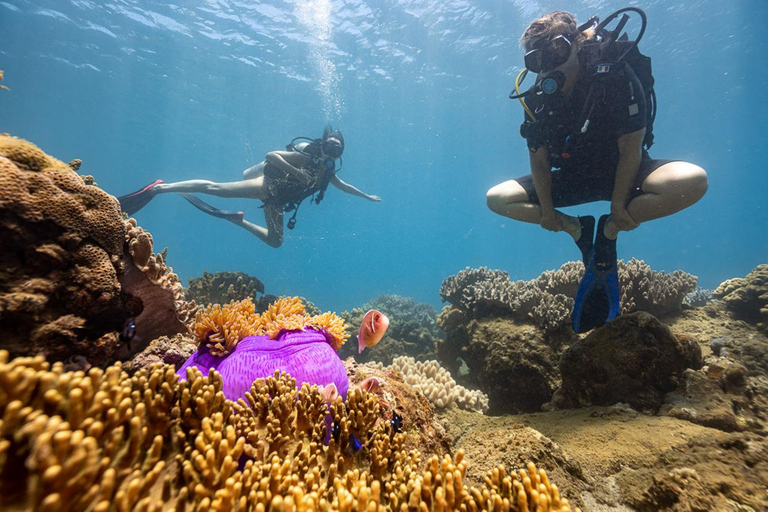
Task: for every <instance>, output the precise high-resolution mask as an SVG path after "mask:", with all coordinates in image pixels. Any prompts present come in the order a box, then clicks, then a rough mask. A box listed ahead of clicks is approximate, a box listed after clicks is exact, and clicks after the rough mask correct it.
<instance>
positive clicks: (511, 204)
mask: <svg viewBox="0 0 768 512" xmlns="http://www.w3.org/2000/svg"><path fill="white" fill-rule="evenodd" d="M486 202H487V203H488V208H490V209H491V211H493V212H495V213H498V214H499V215H503V216H505V217H509V218H510V219H515V220H520V221H523V222H530V223H531V224H539V223H540V222H541V206H539V205H538V204H537V203H533V202H531V200H530V198H529V197H528V193H527V192H526V191H525V189H524V188H523V186H522V185H520V184H519V183H518V182H517V181H515V180H509V181H505V182H503V183H499V184H498V185H496V186H494V187H492V188H491V189H490V190H489V191H488V193H487V194H486ZM555 215H557V217H558V218H559V219H560V222H561V223H562V225H563V230H564V231H565V232H566V233H568V234H569V235H571V237H572V238H573V239H574V240H578V239H579V238H580V237H581V223H580V222H579V219H578V218H577V217H572V216H570V215H566V214H564V213H562V212H560V211H558V210H555Z"/></svg>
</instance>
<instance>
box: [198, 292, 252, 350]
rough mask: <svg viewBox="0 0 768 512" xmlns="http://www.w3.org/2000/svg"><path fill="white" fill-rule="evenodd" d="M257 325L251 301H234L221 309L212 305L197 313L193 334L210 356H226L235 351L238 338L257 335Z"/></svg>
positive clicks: (216, 305)
mask: <svg viewBox="0 0 768 512" xmlns="http://www.w3.org/2000/svg"><path fill="white" fill-rule="evenodd" d="M258 322H259V315H257V314H256V306H255V305H254V304H253V301H252V300H251V299H250V298H248V299H245V300H241V301H234V300H233V301H232V302H230V303H229V304H227V305H225V306H224V307H222V306H220V305H218V304H214V305H209V306H208V307H207V308H205V310H204V311H199V312H198V313H197V315H196V316H195V325H194V327H193V331H194V333H195V339H197V341H198V342H199V343H201V344H207V345H208V347H209V348H210V351H211V354H213V355H215V356H225V355H227V354H229V353H231V352H232V350H234V348H235V346H236V345H237V343H238V342H239V341H240V340H241V339H243V338H245V337H246V336H250V335H252V334H256V331H257V329H258Z"/></svg>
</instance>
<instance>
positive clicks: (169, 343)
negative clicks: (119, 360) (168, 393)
mask: <svg viewBox="0 0 768 512" xmlns="http://www.w3.org/2000/svg"><path fill="white" fill-rule="evenodd" d="M195 350H197V343H196V342H195V340H194V339H192V338H188V337H186V336H184V335H183V334H176V335H174V336H171V337H168V336H161V337H159V338H157V339H155V340H152V342H151V343H150V344H149V346H148V347H147V348H146V349H144V350H143V351H142V352H140V353H138V354H136V355H135V356H134V357H133V359H131V360H130V361H128V362H127V363H124V364H123V369H124V370H125V371H127V372H128V373H135V372H137V371H139V370H142V369H145V368H149V367H150V366H152V365H153V364H156V363H161V364H168V365H171V366H173V367H175V368H176V369H179V368H181V365H182V364H184V362H185V361H186V360H187V359H189V357H190V356H192V354H193V353H194V352H195Z"/></svg>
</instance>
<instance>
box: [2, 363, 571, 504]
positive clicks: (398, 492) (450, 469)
mask: <svg viewBox="0 0 768 512" xmlns="http://www.w3.org/2000/svg"><path fill="white" fill-rule="evenodd" d="M187 377H188V378H187V380H186V381H178V380H177V378H176V376H175V375H174V370H173V368H172V367H168V366H160V365H155V366H152V367H151V368H150V369H148V370H141V371H139V372H137V373H136V374H135V375H134V376H132V377H131V376H129V375H128V374H126V373H125V372H124V371H122V370H121V368H120V366H119V365H115V366H111V367H109V368H107V369H106V370H101V369H96V368H94V369H91V370H90V371H89V372H88V373H87V374H86V373H84V372H82V371H79V372H64V371H63V366H62V364H61V363H56V364H54V365H50V364H48V363H46V362H45V361H44V360H43V358H42V357H36V358H20V359H16V360H13V361H9V360H8V354H7V352H2V351H0V383H1V384H2V385H0V417H1V418H2V420H0V475H2V478H0V508H3V509H5V510H8V509H29V510H42V511H48V510H95V511H110V510H118V511H120V510H158V511H159V510H166V509H175V510H235V509H236V510H266V509H267V508H269V509H274V510H283V509H287V510H294V509H297V510H343V511H346V510H350V511H351V510H372V511H373V510H376V511H378V510H381V511H383V510H402V509H414V510H479V509H483V510H491V509H493V510H512V511H523V510H525V511H528V510H533V508H529V507H534V506H536V507H537V508H536V510H543V511H550V510H570V507H569V505H568V502H567V500H565V499H563V498H561V497H560V495H559V492H558V490H557V486H556V485H554V484H552V483H550V482H549V480H548V478H547V476H546V473H544V472H543V471H537V470H536V468H535V466H533V465H532V464H531V465H529V467H528V468H527V470H520V471H511V470H506V469H505V468H503V467H499V468H496V469H494V470H493V471H490V472H489V473H488V475H487V478H486V480H485V485H483V486H482V487H481V488H474V487H468V486H467V485H466V484H465V475H466V469H467V461H466V460H464V457H463V453H462V452H459V453H457V455H456V456H455V458H451V457H448V456H446V457H445V458H443V459H442V460H440V459H438V458H437V457H433V458H432V459H430V460H429V461H426V464H425V465H422V464H421V460H420V459H421V456H420V453H419V452H418V451H415V450H414V451H410V452H406V451H405V450H404V449H403V448H402V445H403V440H404V438H405V435H406V434H403V433H396V432H394V431H393V430H392V429H391V428H390V427H389V424H388V423H387V422H383V421H381V420H378V419H377V412H378V403H377V401H376V399H375V398H374V397H373V396H371V395H368V394H367V393H366V392H365V391H363V390H360V389H357V390H355V392H354V393H350V395H349V397H348V398H347V400H346V402H342V401H341V400H340V399H337V400H336V401H335V402H333V403H331V404H330V407H328V406H326V404H325V403H324V401H323V398H322V397H321V396H320V394H319V392H318V390H317V388H314V387H308V386H304V387H302V388H301V389H300V390H298V389H297V388H296V383H295V381H293V380H292V379H291V378H290V377H289V376H287V375H275V376H274V377H270V378H268V379H261V380H258V381H256V382H255V383H254V384H253V386H252V387H251V391H250V392H249V394H248V395H247V397H246V399H245V400H239V401H238V402H230V401H228V400H226V399H225V398H224V395H223V393H222V390H221V388H222V382H221V378H220V376H219V375H218V374H217V373H216V372H215V371H214V372H211V373H210V374H209V375H207V376H206V375H202V374H201V373H200V372H199V371H196V370H194V369H190V370H189V372H188V374H187ZM327 412H330V414H331V416H332V418H333V421H334V423H335V425H337V428H336V429H335V430H336V431H337V434H336V435H334V436H331V441H330V443H329V444H328V445H327V446H326V445H324V444H323V442H322V440H323V438H324V435H325V432H326V426H325V421H324V416H325V414H326V413H327ZM350 434H354V435H355V437H356V438H357V439H358V440H359V441H360V443H361V447H360V448H359V449H358V448H356V447H355V446H354V445H353V444H352V443H350V440H351V439H352V438H351V437H350Z"/></svg>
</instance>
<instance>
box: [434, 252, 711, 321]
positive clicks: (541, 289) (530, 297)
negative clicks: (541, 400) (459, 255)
mask: <svg viewBox="0 0 768 512" xmlns="http://www.w3.org/2000/svg"><path fill="white" fill-rule="evenodd" d="M618 264H619V281H620V284H621V295H622V296H621V306H622V314H626V313H632V312H634V311H646V312H649V313H651V314H654V315H657V316H661V315H665V314H668V313H671V312H673V311H677V310H679V309H680V307H681V305H682V302H683V299H684V298H685V295H686V294H688V293H690V292H692V291H693V290H694V289H695V288H696V281H697V279H696V277H695V276H692V275H690V274H688V273H686V272H683V271H682V270H676V271H674V272H671V273H669V274H667V273H665V272H655V271H653V270H652V269H651V267H650V266H648V265H647V264H645V263H644V262H643V261H641V260H636V259H634V258H633V259H632V260H630V261H628V262H626V263H625V262H624V261H623V260H620V261H619V263H618ZM583 274H584V265H583V264H582V263H580V262H568V263H565V264H564V265H562V266H561V267H560V268H559V269H558V270H553V271H547V272H544V273H542V274H541V275H540V276H539V277H537V278H535V279H532V280H531V281H514V282H513V281H511V280H510V278H509V274H507V273H506V272H504V271H501V270H491V269H488V268H486V267H481V268H477V269H472V268H469V267H467V268H466V269H464V270H462V271H460V272H459V273H458V274H456V275H454V276H450V277H448V278H446V279H445V280H444V281H443V284H442V286H441V287H440V296H441V297H442V298H443V301H444V302H449V303H451V304H452V305H454V306H456V307H457V308H459V309H460V310H461V311H462V312H464V313H469V314H471V315H472V316H474V317H476V318H482V317H488V316H494V315H495V314H499V313H501V314H509V315H512V316H513V317H514V318H515V319H516V320H520V321H529V322H532V323H534V324H536V325H538V326H539V327H541V328H543V329H546V330H548V331H554V330H557V329H560V328H562V327H564V326H566V325H568V324H570V321H571V312H572V310H573V297H574V296H575V295H576V290H577V289H578V286H579V280H580V279H581V276H582V275H583Z"/></svg>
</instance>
